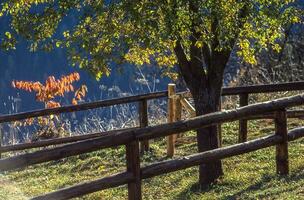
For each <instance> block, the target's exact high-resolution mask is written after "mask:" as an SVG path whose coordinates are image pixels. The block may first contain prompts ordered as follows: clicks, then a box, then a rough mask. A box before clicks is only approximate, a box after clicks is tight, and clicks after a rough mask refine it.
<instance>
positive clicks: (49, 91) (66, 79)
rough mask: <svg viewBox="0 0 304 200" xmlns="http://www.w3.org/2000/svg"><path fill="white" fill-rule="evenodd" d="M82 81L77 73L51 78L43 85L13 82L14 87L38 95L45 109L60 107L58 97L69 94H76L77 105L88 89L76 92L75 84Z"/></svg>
mask: <svg viewBox="0 0 304 200" xmlns="http://www.w3.org/2000/svg"><path fill="white" fill-rule="evenodd" d="M79 80H80V75H79V74H78V73H77V72H74V73H71V74H69V75H66V76H62V77H61V78H60V79H55V77H54V76H49V77H48V78H47V80H46V81H45V84H44V85H43V84H42V83H40V82H39V81H37V82H32V81H13V82H12V86H13V87H14V88H17V89H21V90H25V91H28V92H35V93H36V100H37V101H39V102H43V103H45V108H56V107H60V106H61V104H60V103H59V102H57V101H55V100H54V99H55V98H56V97H64V96H65V94H66V93H68V92H75V93H74V98H73V99H72V102H71V103H72V104H74V105H76V104H77V103H78V101H80V100H82V98H83V97H85V95H86V92H87V87H86V86H85V85H82V86H81V87H80V88H79V89H77V90H76V91H75V89H74V86H73V83H74V82H76V81H79Z"/></svg>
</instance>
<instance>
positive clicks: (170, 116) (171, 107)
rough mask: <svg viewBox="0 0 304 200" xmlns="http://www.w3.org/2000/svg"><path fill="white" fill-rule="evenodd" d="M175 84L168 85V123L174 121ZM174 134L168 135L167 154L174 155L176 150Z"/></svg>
mask: <svg viewBox="0 0 304 200" xmlns="http://www.w3.org/2000/svg"><path fill="white" fill-rule="evenodd" d="M175 90H176V86H175V84H172V83H170V84H169V85H168V113H167V115H168V123H171V122H174V115H175V105H174V104H175V103H174V102H175V100H174V98H175ZM174 137H175V136H174V134H172V135H169V136H167V156H169V157H172V156H173V155H174V152H175V142H174Z"/></svg>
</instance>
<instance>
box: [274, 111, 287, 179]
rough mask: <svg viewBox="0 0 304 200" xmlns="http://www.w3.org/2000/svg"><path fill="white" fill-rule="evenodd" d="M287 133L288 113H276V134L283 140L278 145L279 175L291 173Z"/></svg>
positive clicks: (277, 161)
mask: <svg viewBox="0 0 304 200" xmlns="http://www.w3.org/2000/svg"><path fill="white" fill-rule="evenodd" d="M287 132H288V131H287V117H286V111H285V110H282V111H277V112H275V134H276V135H277V136H280V137H281V138H282V141H281V142H280V143H279V144H277V145H276V169H277V174H280V175H286V174H288V172H289V165H288V135H287Z"/></svg>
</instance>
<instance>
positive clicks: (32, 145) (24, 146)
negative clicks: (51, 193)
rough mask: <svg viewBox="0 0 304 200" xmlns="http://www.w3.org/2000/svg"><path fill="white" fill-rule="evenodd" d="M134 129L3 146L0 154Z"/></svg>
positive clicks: (0, 148)
mask: <svg viewBox="0 0 304 200" xmlns="http://www.w3.org/2000/svg"><path fill="white" fill-rule="evenodd" d="M135 129H138V128H136V127H134V128H125V129H118V130H112V131H105V132H100V133H91V134H83V135H75V136H70V137H62V138H55V139H47V140H41V141H35V142H29V143H21V144H14V145H5V146H0V153H5V152H10V151H20V150H26V149H32V148H38V147H46V146H51V145H58V144H66V143H72V142H78V141H82V140H87V139H92V138H97V137H102V136H107V135H111V134H115V133H119V132H121V131H129V130H135Z"/></svg>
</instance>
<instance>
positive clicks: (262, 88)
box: [177, 81, 304, 98]
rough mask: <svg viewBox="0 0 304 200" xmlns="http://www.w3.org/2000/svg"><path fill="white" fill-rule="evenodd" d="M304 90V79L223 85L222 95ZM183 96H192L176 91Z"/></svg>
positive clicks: (188, 93) (185, 92)
mask: <svg viewBox="0 0 304 200" xmlns="http://www.w3.org/2000/svg"><path fill="white" fill-rule="evenodd" d="M299 90H304V81H298V82H289V83H274V84H263V85H247V86H239V87H223V88H222V96H232V95H239V94H242V93H247V94H257V93H270V92H285V91H299ZM177 94H181V95H182V96H183V97H185V98H189V97H192V96H191V93H190V91H189V90H186V91H181V92H178V93H177Z"/></svg>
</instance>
